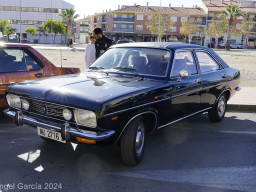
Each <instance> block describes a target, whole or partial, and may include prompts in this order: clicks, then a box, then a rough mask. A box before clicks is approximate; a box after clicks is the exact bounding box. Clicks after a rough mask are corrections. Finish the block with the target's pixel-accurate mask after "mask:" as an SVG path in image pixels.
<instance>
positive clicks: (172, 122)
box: [158, 107, 212, 129]
mask: <svg viewBox="0 0 256 192" xmlns="http://www.w3.org/2000/svg"><path fill="white" fill-rule="evenodd" d="M211 108H212V107H208V108H206V109H203V110H200V111H198V112H195V113H192V114H190V115H187V116H185V117H182V118H180V119H177V120H175V121H171V122H170V123H167V124H165V125H162V126H160V127H158V129H161V128H163V127H166V126H168V125H171V124H174V123H177V122H179V121H181V120H183V119H186V118H188V117H191V116H193V115H196V114H198V113H202V112H204V111H207V110H209V109H211Z"/></svg>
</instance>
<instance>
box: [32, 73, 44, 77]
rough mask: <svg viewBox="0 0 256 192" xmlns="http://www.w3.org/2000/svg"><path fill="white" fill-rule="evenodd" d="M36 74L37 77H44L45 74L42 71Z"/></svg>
mask: <svg viewBox="0 0 256 192" xmlns="http://www.w3.org/2000/svg"><path fill="white" fill-rule="evenodd" d="M34 76H35V77H42V76H43V74H42V73H36V74H34Z"/></svg>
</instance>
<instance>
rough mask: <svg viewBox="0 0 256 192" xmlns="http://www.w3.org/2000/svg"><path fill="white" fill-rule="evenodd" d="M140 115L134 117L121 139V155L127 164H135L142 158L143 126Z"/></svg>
mask: <svg viewBox="0 0 256 192" xmlns="http://www.w3.org/2000/svg"><path fill="white" fill-rule="evenodd" d="M144 125H145V124H144V120H143V118H142V117H139V118H136V119H134V120H133V121H132V122H130V124H129V125H128V126H127V128H126V129H125V131H124V133H123V135H122V139H121V156H122V160H123V162H124V163H125V164H127V165H137V164H138V163H139V162H140V161H141V160H142V158H143V154H144V144H145V133H146V132H145V126H144Z"/></svg>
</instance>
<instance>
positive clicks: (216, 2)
mask: <svg viewBox="0 0 256 192" xmlns="http://www.w3.org/2000/svg"><path fill="white" fill-rule="evenodd" d="M231 4H232V5H236V6H238V7H240V8H241V13H242V14H243V15H244V17H246V18H247V19H252V21H253V23H254V28H255V31H254V32H252V33H251V35H250V37H249V41H248V46H249V47H255V46H256V1H255V0H254V1H250V0H239V1H229V0H228V1H227V0H226V1H225V0H203V1H202V5H201V7H202V8H203V9H204V11H205V12H206V13H207V25H208V24H209V23H210V22H212V21H213V20H218V19H219V15H220V14H221V12H222V11H224V10H225V9H226V7H227V6H228V5H231ZM244 17H239V18H235V19H234V26H236V28H238V27H239V24H240V23H241V21H242V20H243V19H244ZM218 37H219V36H218ZM223 38H224V39H226V35H223ZM213 40H215V38H213ZM243 41H244V38H243V35H241V36H238V37H236V36H232V37H231V43H242V44H243ZM205 42H206V44H208V43H209V42H210V38H209V37H206V39H205Z"/></svg>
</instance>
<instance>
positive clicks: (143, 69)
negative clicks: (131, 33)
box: [89, 48, 170, 76]
mask: <svg viewBox="0 0 256 192" xmlns="http://www.w3.org/2000/svg"><path fill="white" fill-rule="evenodd" d="M169 58H170V51H168V50H164V49H150V48H113V49H110V50H108V51H107V52H106V53H104V54H103V55H102V56H101V57H100V58H99V59H97V60H96V61H95V62H94V63H93V64H92V65H91V67H90V68H89V69H92V70H105V71H109V72H122V73H137V74H141V75H143V74H144V75H150V76H166V72H167V67H168V61H169Z"/></svg>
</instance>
